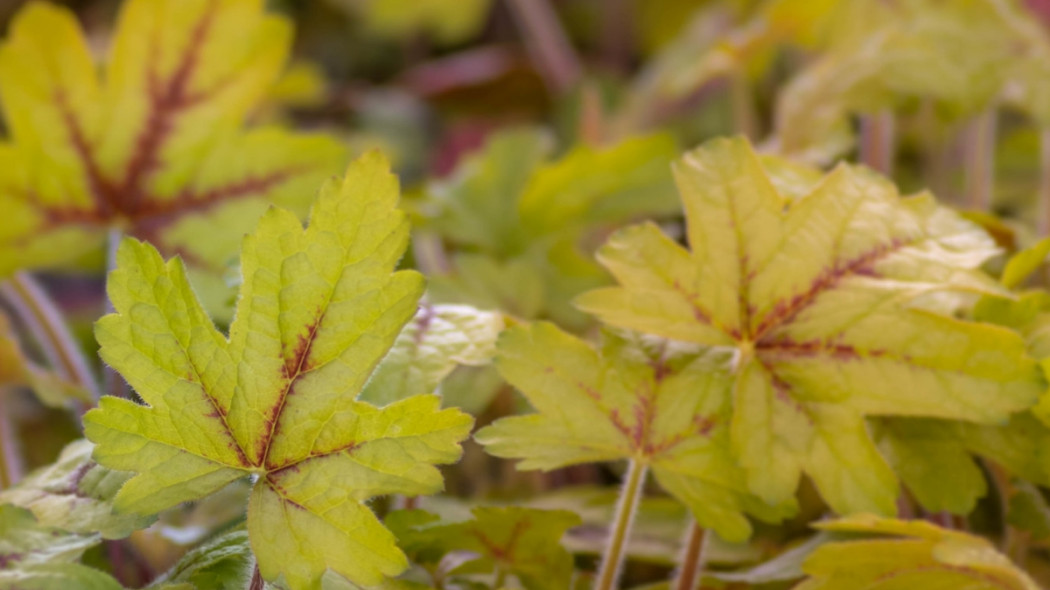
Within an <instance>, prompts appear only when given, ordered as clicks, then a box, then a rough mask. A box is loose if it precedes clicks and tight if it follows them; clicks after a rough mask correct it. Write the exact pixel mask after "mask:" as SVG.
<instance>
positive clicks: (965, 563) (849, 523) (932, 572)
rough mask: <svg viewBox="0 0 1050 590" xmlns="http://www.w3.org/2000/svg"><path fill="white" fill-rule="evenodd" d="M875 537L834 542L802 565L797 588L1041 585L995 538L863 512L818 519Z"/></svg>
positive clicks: (1029, 589)
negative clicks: (1003, 551) (801, 578)
mask: <svg viewBox="0 0 1050 590" xmlns="http://www.w3.org/2000/svg"><path fill="white" fill-rule="evenodd" d="M816 526H817V527H818V528H821V529H824V530H828V531H833V532H840V533H861V534H865V535H867V536H872V537H874V538H872V539H863V540H850V541H841V542H836V543H829V544H827V545H824V546H822V547H820V548H819V549H817V550H816V551H815V552H814V553H813V554H812V555H811V556H810V557H809V558H808V559H807V560H806V562H805V564H804V565H803V569H804V570H805V571H806V573H807V574H809V576H810V579H808V580H806V581H805V582H802V583H801V584H799V585H798V586H795V590H840V589H841V590H855V589H857V588H864V589H866V590H906V589H914V588H923V589H925V590H958V589H960V588H966V589H967V590H1038V589H1039V586H1038V585H1036V583H1035V582H1033V581H1032V580H1031V578H1029V577H1028V576H1027V575H1026V574H1025V573H1024V572H1023V571H1021V570H1020V569H1019V568H1017V567H1016V566H1014V565H1013V564H1012V563H1010V560H1009V559H1007V558H1006V557H1004V556H1003V555H1001V554H1000V553H999V552H997V551H996V550H995V548H994V547H993V546H992V544H991V543H990V542H988V541H987V540H985V539H982V538H981V537H976V536H974V535H970V534H967V533H961V532H957V531H950V530H945V529H941V528H938V527H936V526H934V525H932V524H930V523H928V522H925V521H911V522H909V521H903V520H892V519H880V518H877V517H874V516H871V515H858V516H854V517H850V518H845V519H841V520H835V521H830V522H825V523H820V524H818V525H816Z"/></svg>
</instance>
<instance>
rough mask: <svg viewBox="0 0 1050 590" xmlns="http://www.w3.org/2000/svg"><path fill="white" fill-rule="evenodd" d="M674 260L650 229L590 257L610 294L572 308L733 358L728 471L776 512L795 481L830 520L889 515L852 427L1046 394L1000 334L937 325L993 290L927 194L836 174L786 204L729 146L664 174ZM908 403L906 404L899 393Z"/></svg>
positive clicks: (966, 416)
mask: <svg viewBox="0 0 1050 590" xmlns="http://www.w3.org/2000/svg"><path fill="white" fill-rule="evenodd" d="M675 171H676V175H677V179H678V183H679V188H680V191H681V194H682V199H683V202H684V205H685V211H686V217H687V222H688V239H689V243H690V245H691V247H692V250H691V251H689V250H686V249H684V248H682V247H680V246H679V245H678V244H676V243H674V242H673V241H672V240H671V239H670V238H668V237H666V236H665V235H663V234H662V233H661V232H660V231H659V230H658V229H657V228H656V227H655V226H653V225H651V224H647V225H641V226H636V227H632V228H628V229H626V230H622V231H621V232H619V233H618V234H616V235H614V236H613V237H612V239H610V241H609V243H608V244H607V245H606V246H605V247H604V248H602V250H601V251H600V253H599V256H600V259H601V261H602V263H603V264H604V265H605V266H606V268H608V269H609V270H610V271H611V272H612V273H613V275H614V276H615V277H616V278H617V280H618V281H619V282H620V284H621V286H619V287H611V288H605V289H599V290H597V291H592V292H590V293H587V294H585V295H584V296H582V297H580V298H579V300H578V304H579V305H580V307H581V308H582V309H584V310H585V311H588V312H591V313H594V314H596V315H598V317H599V318H600V319H601V320H602V321H604V322H606V323H609V324H612V325H614V326H620V327H623V328H629V329H633V330H639V331H642V332H648V333H652V334H655V335H659V336H663V337H665V338H674V339H678V340H684V341H687V342H694V343H696V344H700V345H705V346H722V347H729V349H730V350H733V351H734V355H735V357H734V361H733V375H732V378H731V379H730V380H729V383H728V384H727V385H726V386H725V387H724V388H722V389H721V390H719V391H718V392H717V393H712V394H711V395H712V396H713V397H717V398H720V399H721V400H722V401H721V403H724V404H729V405H730V406H731V407H730V409H729V410H728V411H729V412H730V413H731V416H732V417H731V419H730V425H729V430H730V437H731V440H732V447H733V451H734V456H735V458H736V460H737V461H739V462H740V464H741V465H743V467H744V468H745V470H746V471H747V475H748V483H749V486H748V487H749V489H750V490H751V492H753V493H755V494H757V495H758V496H759V497H761V498H763V499H765V500H766V501H767V502H769V503H778V502H783V501H785V500H787V499H788V498H790V497H792V495H793V494H794V491H795V489H796V486H797V484H798V481H799V477H800V475H801V474H802V473H807V474H808V475H809V476H810V477H811V478H812V479H813V481H814V482H815V483H816V485H817V488H818V490H819V491H820V493H821V495H822V496H823V497H824V498H825V500H826V501H827V502H828V503H829V504H830V505H831V507H832V508H833V509H834V510H836V511H837V512H839V513H843V514H848V513H853V512H865V511H868V512H877V513H881V514H893V513H894V512H895V510H896V504H895V500H896V497H897V494H898V490H897V481H896V476H895V475H894V473H893V471H892V470H891V469H890V467H889V466H888V465H887V463H886V461H885V459H884V458H883V457H882V456H881V454H880V453H879V451H878V449H877V448H876V447H875V444H874V442H873V441H872V438H871V434H870V432H869V429H868V426H867V423H866V421H865V417H866V416H911V417H936V418H943V419H952V420H962V421H968V422H977V423H985V424H995V423H1001V422H1004V421H1005V420H1007V419H1008V418H1009V416H1010V415H1011V414H1012V413H1014V412H1018V411H1020V410H1024V409H1026V408H1028V407H1030V406H1031V405H1032V404H1033V403H1034V401H1035V400H1036V399H1037V398H1038V396H1039V394H1040V393H1041V392H1042V390H1043V388H1044V387H1045V384H1044V381H1043V378H1042V375H1041V374H1040V372H1039V370H1038V366H1037V365H1036V364H1035V363H1034V362H1033V361H1032V360H1031V359H1030V358H1028V357H1027V356H1026V355H1025V350H1024V342H1023V341H1022V340H1021V338H1020V337H1019V336H1018V335H1017V334H1015V333H1013V332H1012V331H1009V330H1006V329H1004V328H1000V327H997V326H991V325H987V324H978V323H973V322H966V321H962V320H958V319H954V318H951V317H947V316H946V315H941V314H940V313H935V312H947V311H955V310H956V309H957V308H959V306H960V305H962V304H964V303H965V298H964V297H962V296H961V295H958V293H964V292H977V293H982V292H983V293H990V292H998V289H999V288H998V287H997V286H996V285H995V284H994V283H993V282H992V281H991V280H990V279H989V278H988V277H986V276H985V275H984V274H982V273H981V272H980V271H979V270H978V267H979V266H980V264H981V263H982V262H983V261H984V260H986V259H987V258H988V257H989V256H991V255H993V254H995V253H996V250H995V248H994V244H993V243H992V241H991V239H990V238H989V237H988V236H987V235H985V234H984V233H983V232H982V231H981V230H980V229H979V228H977V227H976V226H974V225H972V224H971V223H969V222H967V221H965V220H963V219H961V218H960V217H959V216H957V215H955V214H953V213H951V212H949V211H948V210H946V209H944V208H942V207H939V206H937V205H936V204H935V203H934V202H933V200H932V199H931V198H930V197H929V196H928V195H919V196H915V197H909V198H901V197H900V196H899V195H898V193H897V191H896V190H895V189H894V187H893V186H892V185H891V184H890V183H888V182H887V181H886V180H885V179H882V178H881V177H878V176H876V175H875V174H874V173H871V172H870V171H867V170H866V169H863V168H855V167H850V166H847V165H840V166H839V167H837V168H836V169H835V170H834V171H833V172H831V173H830V174H829V175H827V176H826V177H825V178H824V180H823V181H822V182H821V183H820V184H819V185H817V186H816V187H815V188H814V189H813V191H812V192H811V193H809V194H808V195H806V196H804V197H802V198H799V199H795V200H791V201H789V200H787V199H785V198H784V197H783V196H782V195H781V194H780V193H779V192H778V191H777V190H776V188H775V186H774V185H773V184H772V183H771V182H770V180H769V178H768V176H767V174H766V172H765V171H764V169H763V167H762V166H761V164H760V162H759V160H758V159H757V158H756V157H755V155H754V153H753V151H752V150H751V147H750V146H749V145H748V143H747V142H746V140H743V139H723V140H715V141H712V142H709V143H707V144H705V145H703V146H702V147H700V148H699V149H697V150H696V151H693V152H691V153H689V154H687V155H686V156H685V157H684V158H683V159H682V160H680V161H679V162H678V163H677V164H676V167H675ZM917 391H921V392H922V395H921V396H918V395H916V394H915V392H917Z"/></svg>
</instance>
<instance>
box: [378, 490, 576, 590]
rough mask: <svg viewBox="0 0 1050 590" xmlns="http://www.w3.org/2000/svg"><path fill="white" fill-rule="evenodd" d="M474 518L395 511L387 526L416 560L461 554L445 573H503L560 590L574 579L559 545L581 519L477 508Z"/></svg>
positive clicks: (537, 588)
mask: <svg viewBox="0 0 1050 590" xmlns="http://www.w3.org/2000/svg"><path fill="white" fill-rule="evenodd" d="M472 514H473V519H471V520H468V521H463V522H455V523H443V522H441V521H440V519H439V518H438V517H437V516H435V515H432V514H429V513H426V512H422V511H412V512H408V513H394V514H392V515H391V516H390V517H389V518H388V521H387V523H388V526H390V527H391V530H393V531H394V532H395V533H396V534H397V536H398V542H399V543H400V544H401V545H402V546H403V547H404V548H405V550H406V551H407V552H409V553H410V554H412V555H413V556H414V557H415V558H416V559H417V560H418V561H420V562H423V563H430V564H433V565H438V562H443V561H444V559H443V558H445V557H446V556H448V555H449V554H452V553H456V552H463V553H465V555H463V556H462V559H458V560H455V561H454V565H453V567H450V568H448V571H446V572H444V573H445V574H446V575H450V576H457V575H469V574H483V575H486V577H489V578H493V577H494V575H496V574H499V573H500V572H502V573H503V574H505V575H513V576H515V577H517V578H518V580H519V581H520V582H521V584H522V586H524V587H525V588H527V589H528V590H546V589H550V590H561V589H563V588H568V587H569V581H570V579H571V578H572V556H571V555H570V554H569V552H568V551H566V550H565V549H564V548H563V547H562V545H561V538H562V536H563V535H565V532H566V531H567V530H568V529H569V528H571V527H574V526H576V525H578V524H579V523H580V517H579V516H577V515H575V514H573V513H572V512H567V511H564V510H537V509H533V508H520V507H506V508H501V507H477V508H474V510H473V511H472Z"/></svg>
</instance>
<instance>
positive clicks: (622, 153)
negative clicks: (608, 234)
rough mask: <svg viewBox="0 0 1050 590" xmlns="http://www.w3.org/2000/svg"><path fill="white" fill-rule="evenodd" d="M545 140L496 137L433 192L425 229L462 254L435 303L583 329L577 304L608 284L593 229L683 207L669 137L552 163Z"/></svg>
mask: <svg viewBox="0 0 1050 590" xmlns="http://www.w3.org/2000/svg"><path fill="white" fill-rule="evenodd" d="M546 139H547V138H546V137H545V136H543V135H542V134H540V133H538V132H536V131H534V130H517V131H508V132H504V133H500V134H498V135H495V136H494V137H493V138H492V139H491V140H490V141H489V142H488V143H487V144H486V146H485V147H484V149H483V150H482V151H481V152H480V153H479V154H477V155H475V156H473V157H470V158H467V159H466V160H465V162H464V163H463V164H462V165H461V166H460V167H459V168H458V169H457V170H456V173H455V175H454V176H453V178H452V179H450V180H449V181H447V182H444V183H436V184H434V185H433V186H431V187H430V189H429V191H428V198H427V199H426V200H425V201H423V202H422V203H420V204H419V209H420V212H421V214H422V216H423V217H424V224H425V226H426V227H429V228H430V229H432V230H433V231H435V232H437V233H438V234H439V235H440V236H441V237H442V238H444V239H445V241H447V242H448V243H449V244H451V245H453V246H455V247H456V248H457V250H458V252H457V254H456V255H455V256H453V257H452V269H451V271H452V272H451V273H450V274H449V275H447V276H439V277H436V278H435V279H434V281H433V283H432V293H433V294H434V296H435V300H437V301H449V302H465V303H470V304H472V305H476V306H478V307H481V308H483V309H492V308H496V309H500V310H502V311H505V312H507V313H512V314H515V315H518V316H520V317H525V318H536V317H540V316H546V317H552V318H555V319H557V320H558V321H559V322H561V323H564V324H572V325H577V324H579V323H580V322H581V319H583V318H581V316H580V314H579V312H577V311H576V310H574V309H573V308H572V307H571V306H570V305H569V301H570V300H571V298H572V297H574V296H575V295H577V294H579V293H581V292H583V291H585V290H587V289H589V288H592V287H596V286H598V285H601V284H603V283H605V282H606V281H607V278H606V276H605V275H604V273H602V271H601V269H600V268H597V267H596V266H595V264H594V263H593V261H591V260H590V256H589V253H588V250H589V249H590V248H588V247H587V246H586V243H585V242H586V238H587V237H588V236H589V235H590V234H591V232H593V231H596V230H597V229H599V228H603V227H608V226H611V225H615V224H617V223H622V222H623V221H624V220H627V219H631V218H633V217H635V216H638V215H643V214H649V215H660V214H667V213H670V212H671V211H672V210H673V209H674V207H675V204H674V198H673V194H674V192H673V190H672V187H671V178H670V174H669V173H668V171H667V163H668V162H669V161H670V159H671V157H672V155H673V153H674V142H673V141H672V140H671V139H670V138H669V137H667V136H661V135H655V136H650V137H642V138H636V139H631V140H628V141H624V142H622V143H620V144H618V145H615V146H612V147H609V148H604V149H596V148H592V147H589V146H577V147H576V148H574V149H572V150H571V151H569V152H568V153H567V154H566V155H565V156H564V157H562V158H561V159H558V160H556V161H552V162H546V160H547V158H548V155H549V152H550V145H549V142H547V141H546ZM610 170H616V171H617V173H616V174H610V173H609V171H610Z"/></svg>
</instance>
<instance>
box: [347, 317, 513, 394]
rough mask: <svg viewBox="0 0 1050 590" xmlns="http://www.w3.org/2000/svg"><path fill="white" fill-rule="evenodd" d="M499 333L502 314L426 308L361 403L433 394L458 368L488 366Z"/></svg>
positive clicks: (403, 334) (401, 337) (406, 330)
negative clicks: (458, 366) (463, 366)
mask: <svg viewBox="0 0 1050 590" xmlns="http://www.w3.org/2000/svg"><path fill="white" fill-rule="evenodd" d="M501 330H503V317H502V316H501V315H500V314H498V313H494V312H489V311H482V310H479V309H475V308H473V307H470V306H467V305H435V304H431V303H427V302H424V303H423V304H422V305H421V306H420V308H419V311H417V312H416V316H415V317H414V318H413V319H412V321H410V322H409V323H408V324H406V325H405V328H404V329H403V330H401V334H400V335H398V337H397V340H396V341H395V342H394V346H393V347H392V348H391V349H390V352H388V353H387V355H386V357H385V358H384V359H383V361H382V362H381V363H380V364H379V367H378V368H377V369H376V371H375V373H374V374H373V375H372V379H371V380H370V381H369V382H368V385H366V386H365V389H364V391H362V392H361V395H360V397H359V398H358V399H360V400H361V401H366V402H370V403H373V404H376V405H380V406H382V405H386V404H389V403H391V402H394V401H398V400H402V399H405V398H407V397H411V396H413V395H416V394H420V393H435V392H437V390H438V386H439V385H440V384H441V381H442V380H443V379H444V378H445V377H446V376H448V374H449V373H451V372H452V370H453V369H455V368H456V366H457V365H467V366H481V365H485V364H488V363H489V361H490V360H491V359H492V357H493V356H495V354H496V338H497V337H498V336H499V333H500V331H501Z"/></svg>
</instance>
